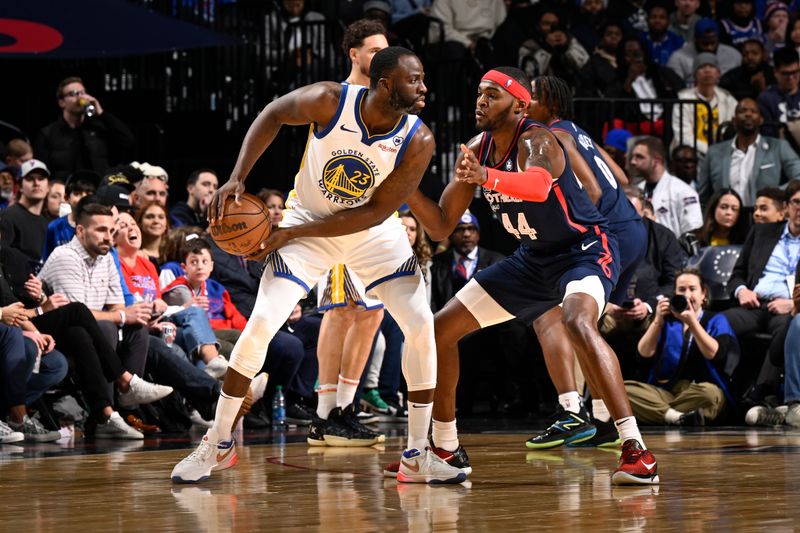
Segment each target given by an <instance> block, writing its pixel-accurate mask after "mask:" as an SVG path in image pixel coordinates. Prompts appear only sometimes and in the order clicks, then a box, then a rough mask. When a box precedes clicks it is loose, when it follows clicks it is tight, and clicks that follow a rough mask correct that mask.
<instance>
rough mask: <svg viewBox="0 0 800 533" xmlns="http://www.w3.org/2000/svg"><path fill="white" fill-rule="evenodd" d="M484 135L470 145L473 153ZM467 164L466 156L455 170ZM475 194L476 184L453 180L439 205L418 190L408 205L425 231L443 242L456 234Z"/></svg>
mask: <svg viewBox="0 0 800 533" xmlns="http://www.w3.org/2000/svg"><path fill="white" fill-rule="evenodd" d="M480 139H481V136H480V135H478V136H476V137H475V138H473V139H471V140H470V141H469V143H468V147H469V148H468V149H469V150H470V151H472V153H473V154H474V153H475V152H476V151H477V150H478V147H479V146H480ZM463 164H464V155H463V154H460V155H459V156H458V159H456V166H455V168H456V169H457V168H459V167H460V166H461V165H463ZM474 194H475V185H474V184H472V183H461V182H458V181H455V180H454V181H451V182H450V183H449V184H448V185H447V187H445V189H444V192H442V197H441V198H440V199H439V203H438V204H437V203H436V202H434V201H433V200H431V199H430V198H428V197H427V196H425V195H424V194H422V191H420V190H419V189H417V190H416V191H414V192H413V193H412V194H411V196H409V198H408V206H409V207H410V208H411V211H412V212H413V213H414V215H415V216H416V217H417V218H418V219H419V221H420V223H421V224H422V227H423V228H424V229H425V232H426V233H427V234H428V236H430V238H431V239H433V240H434V241H443V240H445V239H446V238H447V237H449V236H450V234H451V233H453V230H454V229H455V227H456V224H458V221H459V219H460V218H461V215H463V214H464V211H466V210H467V207H469V204H470V203H471V202H472V198H473V197H474Z"/></svg>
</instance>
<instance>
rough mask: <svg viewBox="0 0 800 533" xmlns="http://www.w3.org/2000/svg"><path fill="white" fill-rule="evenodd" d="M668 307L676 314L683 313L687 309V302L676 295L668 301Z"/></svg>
mask: <svg viewBox="0 0 800 533" xmlns="http://www.w3.org/2000/svg"><path fill="white" fill-rule="evenodd" d="M669 306H670V308H671V309H672V310H673V311H675V312H676V313H683V312H684V311H686V310H687V309H689V300H687V299H686V296H684V295H682V294H676V295H675V296H673V297H672V298H670V299H669Z"/></svg>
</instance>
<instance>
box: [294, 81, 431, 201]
mask: <svg viewBox="0 0 800 533" xmlns="http://www.w3.org/2000/svg"><path fill="white" fill-rule="evenodd" d="M366 95H367V89H366V87H362V86H360V85H349V84H347V83H343V84H342V95H341V97H340V99H339V107H338V109H337V110H336V114H335V115H334V117H333V119H331V122H330V124H328V125H327V127H326V128H325V129H324V130H322V131H316V130H317V126H316V124H312V126H311V131H310V132H309V136H308V143H307V145H306V151H305V154H304V155H303V161H302V163H301V164H300V170H299V171H298V172H297V177H296V178H295V184H294V190H293V191H292V192H291V193H289V198H288V199H287V201H286V207H287V208H289V209H305V210H308V211H310V212H311V213H312V214H313V215H315V216H317V217H326V216H329V215H332V214H333V213H336V212H338V211H342V210H343V209H349V208H352V207H358V206H361V205H364V204H365V203H366V202H367V201H368V200H369V199H370V198H371V197H372V194H373V192H374V191H375V188H376V187H377V186H378V185H380V184H381V183H382V182H383V180H385V179H386V177H387V176H388V175H389V174H390V173H391V172H392V170H394V169H395V167H396V166H397V165H399V164H400V161H401V160H402V159H403V154H404V153H405V151H406V147H407V146H408V144H409V142H410V141H411V137H413V135H414V133H415V132H416V131H417V128H419V126H420V124H422V121H421V120H420V119H419V117H417V116H414V115H406V114H404V115H403V116H402V117H400V120H399V121H398V122H397V124H396V125H395V126H394V127H393V128H392V129H391V131H389V132H388V133H385V134H378V135H375V134H371V133H370V132H369V131H368V130H367V127H366V126H365V125H364V121H363V120H362V119H361V105H362V102H363V100H364V98H365V97H366Z"/></svg>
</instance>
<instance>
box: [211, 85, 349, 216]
mask: <svg viewBox="0 0 800 533" xmlns="http://www.w3.org/2000/svg"><path fill="white" fill-rule="evenodd" d="M341 93H342V86H341V84H338V83H333V82H327V81H326V82H320V83H314V84H312V85H307V86H305V87H301V88H299V89H296V90H294V91H292V92H290V93H288V94H285V95H283V96H281V97H280V98H278V99H277V100H274V101H272V102H270V103H269V104H267V106H266V107H265V108H264V109H263V110H262V111H261V113H259V115H258V116H257V117H256V119H255V120H254V121H253V123H252V124H251V125H250V128H249V129H248V130H247V134H246V135H245V137H244V141H243V142H242V147H241V148H240V149H239V156H238V157H237V159H236V165H235V166H234V167H233V172H231V176H230V178H229V179H228V182H227V183H225V184H224V185H223V186H222V187H220V188H219V190H218V191H217V192H216V193H215V195H214V198H213V199H212V200H211V203H210V204H209V207H208V218H209V220H215V219H216V218H217V217H218V216H219V217H221V216H222V214H223V206H224V205H225V200H226V199H227V198H228V196H235V197H236V202H237V203H238V202H239V196H240V195H241V194H242V193H244V181H245V180H246V179H247V176H248V174H249V173H250V170H252V168H253V165H255V163H256V161H258V158H259V157H261V154H263V153H264V150H266V149H267V147H268V146H269V145H270V144H272V141H273V140H274V139H275V136H276V135H277V134H278V131H280V129H281V126H283V125H284V124H286V125H288V126H299V125H302V124H311V123H315V124H318V125H319V126H320V127H323V128H324V127H325V126H326V125H327V124H328V123H329V122H330V121H331V120H332V119H333V116H334V115H335V114H336V109H337V107H338V106H339V97H340V96H341Z"/></svg>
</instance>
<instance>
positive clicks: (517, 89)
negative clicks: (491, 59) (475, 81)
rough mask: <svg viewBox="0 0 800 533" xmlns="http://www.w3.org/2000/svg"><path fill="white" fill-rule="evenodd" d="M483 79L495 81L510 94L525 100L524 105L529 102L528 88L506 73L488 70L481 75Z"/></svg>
mask: <svg viewBox="0 0 800 533" xmlns="http://www.w3.org/2000/svg"><path fill="white" fill-rule="evenodd" d="M484 80H488V81H493V82H495V83H496V84H498V85H499V86H500V87H502V88H503V89H505V90H506V91H508V92H509V94H511V96H513V97H514V98H516V99H518V100H522V101H523V102H525V106H526V107H527V106H528V104H530V103H531V93H530V90H527V89H525V87H523V86H522V84H521V83H520V82H518V81H517V80H515V79H514V78H512V77H510V76H509V75H508V74H503V73H502V72H500V71H497V70H490V71H489V72H487V73H486V74H484V75H483V78H481V81H484Z"/></svg>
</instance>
